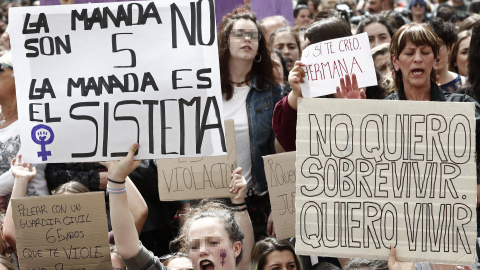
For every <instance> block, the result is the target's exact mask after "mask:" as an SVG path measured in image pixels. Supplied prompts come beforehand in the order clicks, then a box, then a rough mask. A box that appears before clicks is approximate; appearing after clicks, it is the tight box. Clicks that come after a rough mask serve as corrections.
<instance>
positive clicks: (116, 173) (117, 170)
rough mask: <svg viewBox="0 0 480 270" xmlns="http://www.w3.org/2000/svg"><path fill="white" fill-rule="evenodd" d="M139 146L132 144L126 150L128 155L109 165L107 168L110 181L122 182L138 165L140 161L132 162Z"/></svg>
mask: <svg viewBox="0 0 480 270" xmlns="http://www.w3.org/2000/svg"><path fill="white" fill-rule="evenodd" d="M139 146H140V145H139V144H138V143H134V144H132V146H130V149H129V150H128V154H127V156H126V157H124V158H123V159H122V160H120V161H119V162H115V163H111V164H110V165H109V167H108V172H109V176H110V179H112V180H115V181H123V180H125V178H127V176H128V175H129V174H130V173H131V172H133V170H135V169H136V168H137V167H138V165H140V160H133V157H134V156H135V151H137V149H138V147H139Z"/></svg>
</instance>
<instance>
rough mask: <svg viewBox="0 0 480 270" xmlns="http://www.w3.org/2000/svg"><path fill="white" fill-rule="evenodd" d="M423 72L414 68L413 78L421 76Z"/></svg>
mask: <svg viewBox="0 0 480 270" xmlns="http://www.w3.org/2000/svg"><path fill="white" fill-rule="evenodd" d="M424 72H425V71H424V70H423V69H420V68H416V69H413V70H412V74H413V76H422V75H423V73H424Z"/></svg>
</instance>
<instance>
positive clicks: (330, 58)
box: [301, 33, 377, 97]
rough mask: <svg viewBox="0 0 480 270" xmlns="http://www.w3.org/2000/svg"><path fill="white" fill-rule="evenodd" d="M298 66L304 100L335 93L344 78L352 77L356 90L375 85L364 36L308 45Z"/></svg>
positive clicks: (371, 62)
mask: <svg viewBox="0 0 480 270" xmlns="http://www.w3.org/2000/svg"><path fill="white" fill-rule="evenodd" d="M302 63H303V64H304V65H305V67H304V71H305V77H304V78H303V80H304V83H302V84H301V86H302V94H303V96H304V97H319V96H325V95H328V94H333V93H335V92H336V87H337V86H340V78H343V77H344V76H345V75H346V74H355V75H356V76H357V81H358V86H359V87H366V86H372V85H377V76H376V75H375V66H374V64H373V58H372V54H371V53H370V44H369V42H368V36H367V33H362V34H359V35H355V36H350V37H343V38H336V39H331V40H327V41H323V42H319V43H315V44H312V45H310V46H308V47H307V48H305V50H303V52H302Z"/></svg>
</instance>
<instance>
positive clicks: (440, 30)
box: [428, 18, 458, 48]
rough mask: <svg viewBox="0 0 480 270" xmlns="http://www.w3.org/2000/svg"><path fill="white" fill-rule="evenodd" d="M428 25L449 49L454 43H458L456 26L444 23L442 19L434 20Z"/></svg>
mask: <svg viewBox="0 0 480 270" xmlns="http://www.w3.org/2000/svg"><path fill="white" fill-rule="evenodd" d="M428 25H429V26H430V27H431V28H432V30H433V31H434V32H435V34H437V36H438V37H439V38H441V39H442V40H443V42H445V44H447V46H448V48H451V47H452V45H453V43H455V42H456V41H457V39H458V36H457V33H456V32H455V25H454V24H453V23H451V22H444V21H443V20H442V19H440V18H434V19H433V20H431V21H429V22H428Z"/></svg>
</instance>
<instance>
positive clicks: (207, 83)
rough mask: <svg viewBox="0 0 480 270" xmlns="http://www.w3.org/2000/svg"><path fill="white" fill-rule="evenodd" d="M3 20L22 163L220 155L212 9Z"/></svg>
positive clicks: (48, 10) (165, 7)
mask: <svg viewBox="0 0 480 270" xmlns="http://www.w3.org/2000/svg"><path fill="white" fill-rule="evenodd" d="M9 14H10V15H9V16H10V23H9V34H10V37H11V46H12V54H13V59H15V70H28V72H21V73H19V74H16V76H15V85H16V87H17V89H25V91H19V92H18V93H17V100H18V118H19V120H18V121H20V123H19V124H20V126H22V130H21V132H20V138H21V140H22V151H21V152H22V154H23V158H24V160H25V162H28V163H49V162H94V161H105V160H119V159H121V158H122V157H123V156H125V155H126V154H127V150H128V147H129V146H130V145H131V144H132V143H134V142H137V143H139V144H140V148H139V149H138V153H137V154H136V158H137V159H158V158H176V157H202V156H216V155H217V156H218V155H225V153H226V151H227V149H226V143H225V134H224V127H223V122H224V121H223V114H222V112H223V102H222V94H221V86H220V70H219V65H218V48H217V42H216V33H217V31H216V23H215V5H214V1H200V2H195V3H194V2H190V1H174V0H162V1H133V2H111V3H92V4H75V5H53V6H40V7H22V8H12V9H11V10H10V13H9ZM152 33H155V34H152ZM45 63H49V64H50V65H49V67H48V68H45Z"/></svg>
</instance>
